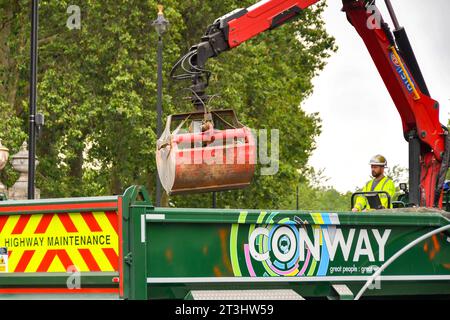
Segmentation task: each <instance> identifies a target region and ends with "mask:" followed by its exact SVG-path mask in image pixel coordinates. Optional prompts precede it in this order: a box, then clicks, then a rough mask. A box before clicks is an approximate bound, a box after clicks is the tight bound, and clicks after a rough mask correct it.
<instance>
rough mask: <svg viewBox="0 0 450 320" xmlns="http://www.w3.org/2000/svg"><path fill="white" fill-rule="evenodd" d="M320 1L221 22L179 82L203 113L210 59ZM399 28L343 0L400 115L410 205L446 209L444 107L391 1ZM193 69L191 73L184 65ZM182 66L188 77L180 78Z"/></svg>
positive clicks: (365, 6)
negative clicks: (187, 86)
mask: <svg viewBox="0 0 450 320" xmlns="http://www.w3.org/2000/svg"><path fill="white" fill-rule="evenodd" d="M318 1H319V0H263V1H259V2H258V3H256V4H254V5H252V6H250V7H248V8H242V9H236V10H233V11H232V12H230V13H228V14H226V15H224V16H222V17H220V18H218V19H216V20H215V21H214V23H213V24H212V25H210V26H209V27H208V28H207V30H206V33H205V34H204V36H203V37H202V38H201V41H200V42H199V43H198V44H196V45H194V46H192V47H191V49H190V50H189V52H188V53H187V54H186V55H185V56H183V57H182V58H181V59H180V60H179V61H178V62H177V63H176V64H175V66H174V68H173V70H172V76H173V78H175V79H191V80H192V86H191V87H190V89H191V91H192V92H193V93H194V96H193V98H192V101H193V103H194V105H195V106H196V108H197V109H198V110H200V111H201V110H203V108H204V105H205V103H204V101H205V100H207V99H208V96H207V95H206V93H205V91H206V88H207V86H208V83H209V76H210V73H209V72H208V71H207V70H206V69H205V65H206V62H207V60H208V59H209V58H212V57H216V56H218V55H219V54H221V53H223V52H225V51H228V50H231V49H233V48H236V47H237V46H239V45H240V44H241V43H243V42H245V41H247V40H249V39H251V38H253V37H255V36H257V35H258V34H260V33H262V32H265V31H267V30H271V29H274V28H276V27H278V26H280V25H282V24H284V23H286V22H288V21H291V20H292V19H293V18H295V17H296V16H298V15H299V14H301V13H302V11H303V10H305V9H307V8H308V7H310V6H312V5H314V4H315V3H317V2H318ZM385 2H386V5H387V8H388V11H389V14H390V16H391V19H392V21H393V23H394V31H393V32H392V31H391V29H390V27H389V25H388V24H387V23H386V22H385V20H384V19H383V18H382V17H381V15H379V17H380V21H379V23H378V26H372V25H370V24H369V23H368V21H370V19H372V17H373V13H374V12H377V13H379V11H378V8H377V7H376V5H375V1H374V0H342V3H343V8H342V11H343V12H345V14H346V16H347V20H348V21H349V22H350V24H351V25H352V26H353V27H354V28H355V29H356V31H357V32H358V34H359V35H360V36H361V38H362V40H363V41H364V43H365V45H366V47H367V49H368V51H369V53H370V55H371V57H372V59H373V61H374V63H375V65H376V67H377V69H378V72H379V73H380V75H381V77H382V79H383V81H384V83H385V85H386V87H387V89H388V91H389V94H390V96H391V98H392V100H393V102H394V104H395V106H396V107H397V110H398V112H399V114H400V117H401V120H402V125H403V134H404V137H405V139H406V141H407V142H408V144H409V185H410V196H409V202H410V205H411V206H426V207H442V188H443V184H444V180H445V175H446V173H447V169H448V163H449V156H450V153H449V142H448V138H447V137H448V132H447V131H448V130H447V128H446V127H445V126H443V125H441V123H440V122H439V103H438V102H437V101H435V100H433V99H432V98H431V97H430V93H429V91H428V88H427V85H426V82H425V80H424V77H423V75H422V72H421V70H420V67H419V64H418V62H417V59H416V57H415V54H414V51H413V49H412V47H411V44H410V41H409V39H408V36H407V33H406V31H405V29H404V28H403V27H401V26H400V24H399V22H398V19H397V17H396V15H395V12H394V9H393V7H392V4H391V2H390V0H385ZM186 63H188V65H189V67H188V68H186V66H185V64H186ZM180 66H182V67H183V69H184V70H185V71H187V73H185V74H182V75H177V74H176V72H175V71H176V70H177V69H178V67H180Z"/></svg>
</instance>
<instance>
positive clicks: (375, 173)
mask: <svg viewBox="0 0 450 320" xmlns="http://www.w3.org/2000/svg"><path fill="white" fill-rule="evenodd" d="M370 168H371V169H372V177H374V178H378V177H379V176H381V175H382V174H383V173H384V167H383V166H373V165H372V166H370Z"/></svg>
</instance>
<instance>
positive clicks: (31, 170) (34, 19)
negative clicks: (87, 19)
mask: <svg viewBox="0 0 450 320" xmlns="http://www.w3.org/2000/svg"><path fill="white" fill-rule="evenodd" d="M38 8H39V1H38V0H32V4H31V50H30V56H31V70H30V127H29V131H28V139H29V140H28V145H29V148H30V149H29V153H28V158H29V162H28V199H34V179H35V167H36V165H35V164H36V161H35V158H36V95H37V92H36V90H37V89H36V85H37V80H36V78H37V57H38V52H37V50H38V43H37V40H38V26H39V21H38V17H39V14H38Z"/></svg>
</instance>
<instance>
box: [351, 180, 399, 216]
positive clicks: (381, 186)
mask: <svg viewBox="0 0 450 320" xmlns="http://www.w3.org/2000/svg"><path fill="white" fill-rule="evenodd" d="M374 180H375V179H372V180H370V181H369V182H367V183H366V185H365V186H364V188H363V189H362V192H370V191H386V192H387V193H388V194H389V195H390V197H391V208H392V199H393V198H394V195H395V185H394V181H392V180H391V179H389V178H388V177H383V179H381V180H380V182H378V184H377V185H376V186H375V188H374V190H372V185H373V182H374ZM379 197H380V201H381V205H382V206H383V207H385V208H387V207H388V197H387V196H386V194H384V193H380V194H379ZM354 207H355V208H357V209H358V210H359V211H362V210H364V209H366V210H368V209H370V206H369V203H368V202H367V199H366V197H364V196H359V197H357V198H356V202H355V206H354Z"/></svg>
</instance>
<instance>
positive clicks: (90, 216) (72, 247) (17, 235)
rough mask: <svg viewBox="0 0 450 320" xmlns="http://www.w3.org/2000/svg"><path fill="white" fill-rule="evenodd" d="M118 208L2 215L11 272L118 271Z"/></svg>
mask: <svg viewBox="0 0 450 320" xmlns="http://www.w3.org/2000/svg"><path fill="white" fill-rule="evenodd" d="M118 241H119V240H118V218H117V212H115V211H109V212H81V213H44V214H21V215H9V216H0V247H6V248H7V250H8V266H7V269H8V272H67V271H68V270H73V267H75V268H76V270H78V271H80V272H84V271H117V270H118V264H119V258H118V253H119V252H118V250H119V242H118Z"/></svg>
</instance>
